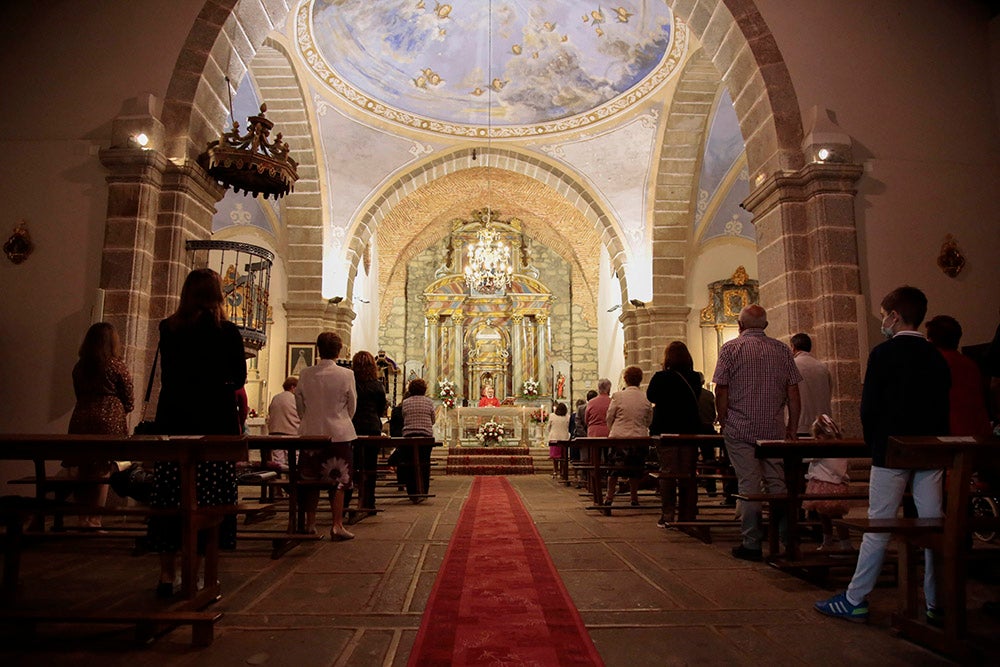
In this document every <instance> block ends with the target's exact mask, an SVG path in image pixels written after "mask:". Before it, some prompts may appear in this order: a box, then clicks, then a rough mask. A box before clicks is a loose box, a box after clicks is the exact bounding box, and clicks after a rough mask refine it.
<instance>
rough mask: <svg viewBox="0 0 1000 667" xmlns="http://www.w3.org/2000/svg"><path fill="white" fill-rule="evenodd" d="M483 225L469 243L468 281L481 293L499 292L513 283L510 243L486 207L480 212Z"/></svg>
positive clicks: (466, 278)
mask: <svg viewBox="0 0 1000 667" xmlns="http://www.w3.org/2000/svg"><path fill="white" fill-rule="evenodd" d="M480 215H481V218H482V220H483V226H482V228H481V229H480V230H479V232H478V233H477V235H476V242H475V243H473V244H471V245H469V249H468V253H469V260H468V262H467V263H466V265H465V284H466V285H468V286H469V288H470V289H472V290H474V291H476V292H479V293H480V294H498V293H500V292H503V291H505V290H506V289H507V288H508V287H510V279H511V274H513V273H514V269H513V268H512V267H511V265H510V247H509V246H508V245H507V244H506V243H504V242H503V241H502V240H501V239H500V232H499V231H497V229H496V227H494V226H493V212H492V211H491V210H490V209H489V208H487V209H485V211H482V212H481V213H480Z"/></svg>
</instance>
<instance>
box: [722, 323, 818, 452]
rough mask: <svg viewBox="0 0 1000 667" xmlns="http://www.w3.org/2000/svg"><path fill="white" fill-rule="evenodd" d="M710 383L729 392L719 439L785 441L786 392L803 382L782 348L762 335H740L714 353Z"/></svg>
mask: <svg viewBox="0 0 1000 667" xmlns="http://www.w3.org/2000/svg"><path fill="white" fill-rule="evenodd" d="M712 381H713V382H715V384H717V385H719V386H726V387H729V405H728V411H727V414H726V426H725V428H724V429H723V431H722V432H723V435H725V436H727V437H729V438H732V439H734V440H739V441H741V442H756V441H757V440H780V439H782V438H784V437H785V411H784V408H785V403H786V401H787V397H788V387H789V385H793V384H798V383H799V382H801V381H802V375H801V374H799V370H798V369H797V368H796V367H795V360H794V359H793V358H792V351H791V350H790V349H789V348H788V346H787V345H785V344H783V343H781V342H780V341H777V340H775V339H774V338H768V337H767V336H766V335H765V334H764V330H763V329H744V330H743V333H741V334H740V335H739V337H738V338H734V339H733V340H731V341H729V342H728V343H726V344H725V345H723V346H722V348H721V349H720V350H719V362H718V365H717V366H716V367H715V376H714V377H713V378H712Z"/></svg>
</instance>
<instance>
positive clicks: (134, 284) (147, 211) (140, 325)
mask: <svg viewBox="0 0 1000 667" xmlns="http://www.w3.org/2000/svg"><path fill="white" fill-rule="evenodd" d="M100 159H101V163H102V164H103V165H104V166H105V167H106V168H107V169H108V171H109V174H108V176H107V181H108V208H107V223H106V226H105V230H104V252H103V255H102V260H101V277H100V287H101V289H103V290H104V319H105V320H106V321H108V322H111V323H112V324H113V325H114V326H115V328H116V329H117V330H118V335H119V336H120V337H121V341H122V346H123V348H124V353H125V359H127V360H128V366H129V372H130V373H131V374H132V378H133V379H134V382H135V386H136V387H137V388H138V387H145V386H146V380H147V376H148V374H149V368H150V364H151V363H152V355H151V354H147V352H148V351H149V350H150V347H151V346H150V343H149V341H150V339H151V338H152V339H154V342H153V343H152V346H153V347H155V345H156V343H155V337H156V329H155V326H154V327H152V329H153V330H152V332H151V331H150V294H151V292H152V276H153V258H154V254H155V248H154V243H153V242H154V239H155V237H156V216H157V213H158V211H159V208H160V191H161V189H162V187H163V174H164V172H165V171H166V170H167V166H168V164H169V162H168V160H167V158H166V157H165V156H164V155H163V154H162V153H159V152H157V151H154V150H142V149H139V148H112V149H107V150H102V151H101V152H100ZM139 393H140V392H139V389H137V390H136V394H137V396H136V398H137V400H140V399H139V396H138V394H139Z"/></svg>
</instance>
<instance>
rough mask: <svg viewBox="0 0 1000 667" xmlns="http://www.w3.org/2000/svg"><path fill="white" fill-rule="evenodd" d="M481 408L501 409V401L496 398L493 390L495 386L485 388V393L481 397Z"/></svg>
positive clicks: (489, 385)
mask: <svg viewBox="0 0 1000 667" xmlns="http://www.w3.org/2000/svg"><path fill="white" fill-rule="evenodd" d="M479 407H480V408H498V407H500V399H499V398H497V397H496V392H495V391H494V390H493V385H491V384H488V385H485V386H484V387H483V392H482V394H481V395H480V397H479Z"/></svg>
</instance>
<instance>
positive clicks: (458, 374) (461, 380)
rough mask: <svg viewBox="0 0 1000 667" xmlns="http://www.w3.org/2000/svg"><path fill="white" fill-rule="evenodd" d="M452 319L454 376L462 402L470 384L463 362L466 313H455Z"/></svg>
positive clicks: (459, 399)
mask: <svg viewBox="0 0 1000 667" xmlns="http://www.w3.org/2000/svg"><path fill="white" fill-rule="evenodd" d="M451 321H452V326H453V328H454V332H453V334H454V345H455V349H454V355H455V377H454V378H453V382H454V383H455V387H456V388H457V390H458V391H457V392H456V393H457V394H458V396H457V398H458V401H459V403H461V401H462V399H463V398H465V397H466V393H465V391H466V389H467V387H468V385H469V380H468V378H465V377H463V376H462V371H463V370H464V369H463V368H462V366H463V363H462V362H463V361H464V360H465V351H464V349H463V346H464V345H465V332H464V331H463V330H462V329H463V327H462V324H463V322H465V313H462V312H456V313H454V314H453V315H452V316H451Z"/></svg>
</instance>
